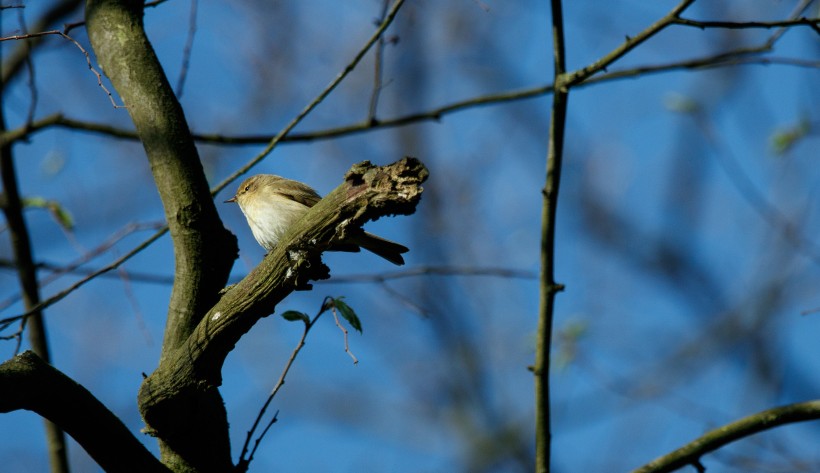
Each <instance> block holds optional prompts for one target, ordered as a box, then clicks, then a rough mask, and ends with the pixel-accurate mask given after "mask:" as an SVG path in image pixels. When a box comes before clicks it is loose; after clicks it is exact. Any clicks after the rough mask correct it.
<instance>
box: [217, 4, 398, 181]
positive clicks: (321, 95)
mask: <svg viewBox="0 0 820 473" xmlns="http://www.w3.org/2000/svg"><path fill="white" fill-rule="evenodd" d="M404 1H405V0H396V1H395V2H394V3H393V6H392V7H390V11H389V12H388V13H387V16H386V17H385V18H384V21H382V23H381V25H379V27H378V28H377V29H376V31H375V32H374V33H373V35H372V36H371V37H370V39H369V40H367V42H366V43H365V44H364V46H363V47H362V48H361V49H360V50H359V52H358V53H356V55H355V56H354V57H353V60H352V61H350V63H349V64H348V65H347V66H345V68H344V69H343V70H342V72H340V73H339V74H338V75H337V76H336V77H335V78H334V79H333V80H332V81H331V82H330V84H328V85H327V87H325V89H324V90H323V91H322V92H321V93H319V95H317V96H316V98H315V99H313V100H312V101H311V102H310V103H309V104H308V105H307V106H306V107H305V108H304V109H302V111H301V112H299V114H298V115H296V116H295V117H294V118H293V119H292V120H291V121H290V123H288V124H287V125H286V126H285V128H283V129H282V131H280V132H279V133H278V134H277V135H276V136H275V137H273V139H272V140H270V142H269V143H268V145H267V146H266V147H265V149H264V150H262V152H261V153H259V154H258V155H256V156H255V157H254V158H253V159H251V160H250V161H248V163H247V164H245V165H244V166H242V167H240V168H239V169H237V170H236V171H235V172H234V173H233V174H231V175H230V176H228V177H227V178H225V179H224V180H223V181H222V182H220V183H219V184H217V185H216V186H215V187H214V188H213V189H212V190H211V195H216V194H218V193H219V192H220V191H221V190H222V189H224V188H225V187H227V186H228V184H230V183H232V182H233V181H235V180H236V179H238V178H239V177H240V176H242V175H243V174H245V173H246V172H248V171H249V170H250V169H251V168H252V167H254V166H256V165H257V164H258V163H259V162H260V161H262V160H263V159H265V158H266V157H267V156H268V155H269V154H270V153H271V152H272V151H273V149H274V148H275V147H276V145H278V144H279V142H280V141H282V138H284V137H285V135H287V134H288V133H290V131H291V130H292V129H293V128H294V127H296V125H298V124H299V123H300V122H301V121H302V120H303V119H304V118H305V117H306V116H307V115H308V114H309V113H310V112H312V111H313V109H315V108H316V107H317V106H318V105H319V104H320V103H322V101H323V100H324V99H325V98H326V97H327V96H328V95H330V93H331V92H333V90H334V89H336V86H338V85H339V84H340V83H341V82H342V81H343V80H344V78H345V77H347V75H348V74H350V72H351V71H352V70H353V69H355V68H356V66H357V65H358V64H359V62H360V61H361V60H362V58H363V57H364V55H365V54H367V52H368V51H369V50H370V48H371V47H373V45H374V44H376V42H377V41H378V40H379V38H380V37H381V36H382V34H383V33H384V31H385V30H386V29H387V27H388V26H390V24H391V23H392V22H393V19H394V18H395V17H396V14H397V13H398V12H399V9H400V8H401V6H402V5H403V4H404Z"/></svg>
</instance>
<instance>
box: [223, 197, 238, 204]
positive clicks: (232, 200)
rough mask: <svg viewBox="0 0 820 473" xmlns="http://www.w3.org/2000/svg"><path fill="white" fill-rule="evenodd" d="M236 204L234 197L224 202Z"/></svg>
mask: <svg viewBox="0 0 820 473" xmlns="http://www.w3.org/2000/svg"><path fill="white" fill-rule="evenodd" d="M230 202H236V196H233V197H231V198H230V199H228V200H226V201H225V203H226V204H227V203H230Z"/></svg>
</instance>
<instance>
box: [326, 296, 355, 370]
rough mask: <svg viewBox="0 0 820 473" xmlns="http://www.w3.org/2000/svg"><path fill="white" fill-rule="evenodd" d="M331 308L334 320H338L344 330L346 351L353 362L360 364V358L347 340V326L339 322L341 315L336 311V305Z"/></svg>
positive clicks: (340, 327) (338, 324)
mask: <svg viewBox="0 0 820 473" xmlns="http://www.w3.org/2000/svg"><path fill="white" fill-rule="evenodd" d="M330 310H331V311H332V313H333V321H334V322H336V326H337V327H339V330H341V331H342V334H343V337H344V341H345V353H347V354H348V355H350V358H352V359H353V364H354V365H358V364H359V359H358V358H356V355H354V354H353V352H352V351H350V345H349V344H348V342H347V335H348V330H347V329H346V328H345V326H344V325H342V323H341V322H339V315H338V314H337V313H336V307H331V309H330Z"/></svg>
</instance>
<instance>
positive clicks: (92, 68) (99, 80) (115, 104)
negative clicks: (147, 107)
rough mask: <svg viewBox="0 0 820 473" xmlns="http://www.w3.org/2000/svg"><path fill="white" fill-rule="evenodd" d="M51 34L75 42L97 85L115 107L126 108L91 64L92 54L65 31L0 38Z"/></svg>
mask: <svg viewBox="0 0 820 473" xmlns="http://www.w3.org/2000/svg"><path fill="white" fill-rule="evenodd" d="M49 35H54V36H61V37H62V38H63V39H66V40H68V41H71V42H72V43H74V46H76V47H77V48H78V49H79V50H80V51H81V52H82V53H83V55H84V56H85V62H86V63H87V64H88V69H89V70H90V71H91V72H92V73H93V74H94V76H95V77H96V78H97V85H99V86H100V88H101V89H102V90H103V91H105V93H106V95H108V99H109V100H110V101H111V105H113V106H114V108H126V107H125V105H118V104H117V102H116V100H114V96H113V95H112V94H111V91H110V90H108V88H107V87H106V86H105V84H103V81H102V74H100V73H99V72H97V69H94V66H93V65H92V64H91V56H89V54H88V51H86V50H85V48H83V46H82V45H81V44H80V43H78V42H77V40H75V39H74V38H72V37H71V36H69V35H67V34H65V33H63V32H62V31H57V30H52V31H41V32H39V33H30V34H23V35H14V36H6V37H2V38H0V41H19V40H23V39H31V38H38V37H41V36H49Z"/></svg>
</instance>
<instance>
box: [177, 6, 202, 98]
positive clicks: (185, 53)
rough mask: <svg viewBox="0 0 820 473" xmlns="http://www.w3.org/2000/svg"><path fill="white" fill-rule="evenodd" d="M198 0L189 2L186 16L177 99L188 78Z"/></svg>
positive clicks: (180, 96) (180, 95)
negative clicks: (188, 10) (189, 5)
mask: <svg viewBox="0 0 820 473" xmlns="http://www.w3.org/2000/svg"><path fill="white" fill-rule="evenodd" d="M198 5H199V0H191V12H190V14H189V16H188V37H187V38H186V39H185V48H184V49H183V50H182V67H181V68H180V70H179V79H178V80H177V90H176V94H177V99H180V98H182V91H183V89H184V88H185V79H186V78H187V77H188V66H189V65H190V63H191V51H192V50H193V47H194V36H195V35H196V13H197V6H198Z"/></svg>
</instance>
